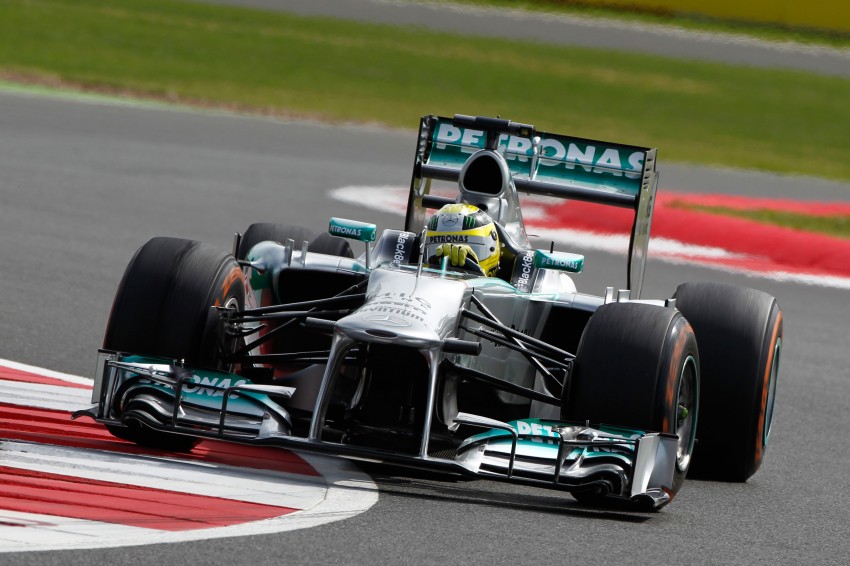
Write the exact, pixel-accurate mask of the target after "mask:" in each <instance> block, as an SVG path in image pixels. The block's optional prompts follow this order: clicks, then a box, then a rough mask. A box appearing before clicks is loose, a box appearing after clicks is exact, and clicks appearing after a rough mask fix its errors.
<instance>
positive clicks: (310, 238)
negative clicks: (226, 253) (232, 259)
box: [237, 222, 354, 259]
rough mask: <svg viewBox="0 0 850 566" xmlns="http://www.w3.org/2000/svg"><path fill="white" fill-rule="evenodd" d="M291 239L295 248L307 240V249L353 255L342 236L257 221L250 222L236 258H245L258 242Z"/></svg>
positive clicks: (344, 255)
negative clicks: (316, 233) (254, 222)
mask: <svg viewBox="0 0 850 566" xmlns="http://www.w3.org/2000/svg"><path fill="white" fill-rule="evenodd" d="M288 239H291V240H293V241H294V242H295V248H296V249H301V246H302V244H303V242H305V241H306V242H309V244H308V246H307V251H310V252H315V253H320V254H327V255H335V256H340V257H354V253H353V252H352V251H351V246H350V245H349V244H348V242H347V241H346V240H344V239H343V238H338V237H336V236H331V235H330V234H328V233H326V232H322V233H321V234H319V235H318V236H316V235H315V234H314V233H313V232H312V231H310V230H308V229H307V228H302V227H301V226H288V225H286V224H272V223H268V222H258V223H256V224H251V225H250V226H249V227H248V229H247V230H245V234H243V235H242V240H241V241H240V243H239V251H238V253H237V258H238V259H245V258H246V257H247V255H248V252H249V251H250V250H251V248H252V247H254V246H255V245H257V244H258V243H260V242H266V241H272V242H277V243H279V244H283V243H285V242H286V240H288Z"/></svg>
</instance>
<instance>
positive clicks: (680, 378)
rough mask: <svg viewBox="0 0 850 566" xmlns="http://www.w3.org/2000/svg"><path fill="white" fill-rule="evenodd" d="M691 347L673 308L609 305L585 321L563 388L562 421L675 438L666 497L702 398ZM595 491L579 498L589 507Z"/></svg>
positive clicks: (688, 447) (684, 464)
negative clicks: (673, 463) (677, 442)
mask: <svg viewBox="0 0 850 566" xmlns="http://www.w3.org/2000/svg"><path fill="white" fill-rule="evenodd" d="M699 367H700V365H699V355H698V353H697V342H696V338H695V337H694V332H693V330H692V329H691V326H690V324H688V321H687V320H685V318H684V317H683V316H682V315H681V314H680V313H679V312H678V311H676V310H675V309H672V308H664V307H660V306H655V305H646V304H640V303H612V304H607V305H603V306H601V307H599V309H598V310H597V311H596V312H595V313H594V314H593V316H591V317H590V320H589V321H588V323H587V326H586V327H585V330H584V333H583V334H582V337H581V341H580V342H579V346H578V352H577V354H576V360H575V365H574V367H573V370H572V372H571V374H570V377H569V380H568V381H567V383H566V384H565V387H564V393H563V397H562V406H561V418H562V419H563V420H566V421H575V422H578V423H581V424H583V423H585V422H586V421H589V422H590V423H591V425H594V424H596V425H598V424H600V423H602V424H607V425H618V426H622V427H627V428H632V429H637V430H642V431H646V432H665V433H673V434H678V435H679V445H678V450H677V457H676V468H675V471H674V478H673V486H672V494H673V495H675V493H676V492H678V490H679V488H680V487H681V485H682V482H683V481H684V479H685V476H686V475H687V472H688V467H689V465H690V461H691V454H692V453H693V449H694V440H695V433H696V423H697V413H698V407H699V395H700V375H699V373H700V370H699ZM593 495H594V494H593V493H577V494H576V499H578V500H580V501H583V502H589V501H592V500H593V499H594V497H593Z"/></svg>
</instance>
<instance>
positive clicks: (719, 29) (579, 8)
mask: <svg viewBox="0 0 850 566" xmlns="http://www.w3.org/2000/svg"><path fill="white" fill-rule="evenodd" d="M405 1H407V2H416V1H417V0H405ZM429 1H430V2H433V3H437V4H466V5H470V6H476V7H485V8H503V9H510V10H524V11H528V12H540V13H545V14H563V15H567V16H578V17H588V18H607V19H612V20H620V21H623V22H637V23H641V24H649V25H660V26H665V27H671V26H672V27H677V28H682V29H685V30H689V31H702V32H710V33H722V34H732V35H744V36H749V37H752V38H754V39H760V40H764V41H774V42H782V43H784V42H792V43H801V44H805V45H813V46H824V47H835V48H839V49H843V48H847V47H850V34H845V33H840V32H831V31H827V30H816V29H807V28H790V27H784V26H781V25H778V24H777V25H771V24H759V23H751V22H736V21H731V20H721V19H717V18H711V17H708V16H705V17H699V16H693V15H688V14H675V13H671V14H665V13H663V12H660V11H659V12H651V11H648V10H647V11H637V10H634V11H628V10H624V9H623V8H619V9H618V8H615V7H606V6H604V5H603V6H596V5H591V4H584V3H582V2H580V1H578V2H571V1H569V0H429Z"/></svg>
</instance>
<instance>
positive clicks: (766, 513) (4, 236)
mask: <svg viewBox="0 0 850 566" xmlns="http://www.w3.org/2000/svg"><path fill="white" fill-rule="evenodd" d="M0 108H2V109H3V112H0V171H2V175H0V257H2V258H3V262H4V268H3V269H2V270H0V293H2V296H3V297H4V309H3V315H2V316H1V317H0V338H2V339H0V357H2V358H7V359H13V360H17V361H21V362H24V363H30V364H34V365H40V366H44V367H48V368H51V369H55V370H59V371H65V372H71V373H75V374H78V375H89V374H90V372H91V371H92V369H93V366H94V354H95V350H96V349H97V347H98V346H99V345H100V341H101V337H102V333H103V328H104V326H105V323H106V318H107V316H108V313H109V308H110V304H111V300H112V295H113V293H114V290H115V288H116V286H117V284H118V281H119V279H120V277H121V274H122V272H123V269H124V266H125V265H126V263H127V261H128V260H129V258H130V257H131V256H132V253H133V252H134V251H135V249H136V248H137V247H138V246H139V245H141V244H142V243H144V241H146V240H147V239H148V238H150V237H152V236H155V235H174V236H181V237H188V238H193V239H199V240H203V241H206V242H209V243H211V244H214V245H216V246H219V247H221V248H224V249H227V248H229V246H230V244H231V235H232V233H233V232H234V231H237V230H240V231H241V230H244V229H245V228H246V227H247V226H248V224H250V223H251V222H258V221H273V222H282V223H293V224H300V225H306V226H308V227H311V228H313V229H314V230H322V229H324V227H325V226H327V224H326V223H327V218H328V217H329V216H331V215H336V216H343V217H351V218H357V219H362V220H369V221H373V222H376V223H377V224H378V225H379V228H386V227H397V226H398V225H399V223H400V221H401V220H400V217H398V216H397V215H393V214H389V213H380V212H373V211H370V210H368V209H365V208H362V207H360V206H357V205H350V204H344V203H339V202H336V201H333V200H332V199H331V198H330V197H329V196H328V194H329V192H330V191H331V190H333V189H334V188H336V187H341V186H345V185H352V184H358V185H366V186H374V185H393V186H402V187H403V186H406V185H407V183H408V181H409V174H410V164H411V161H412V153H413V147H414V139H413V137H412V133H411V132H407V131H401V132H397V131H387V130H380V129H370V128H362V129H358V128H354V127H340V128H337V127H329V126H325V125H321V124H310V123H300V122H281V121H274V120H267V119H260V118H251V117H238V116H230V115H226V114H221V113H211V112H184V111H175V110H165V109H153V108H134V107H125V106H115V105H108V104H100V103H92V102H87V103H83V102H78V101H73V100H67V99H60V98H54V97H44V96H32V95H25V94H8V93H4V94H0ZM426 111H427V110H426ZM659 166H660V167H661V169H662V171H663V177H662V179H663V180H662V186H661V189H660V190H662V191H663V190H664V188H665V187H671V188H672V187H673V186H674V185H673V184H670V183H671V178H673V177H675V181H676V182H675V188H677V189H679V190H683V191H690V192H695V193H697V192H722V191H725V190H727V189H728V190H733V189H736V188H737V190H740V191H742V192H749V193H751V194H752V196H774V195H776V194H777V193H776V191H778V192H784V191H789V192H793V191H795V190H799V188H800V185H801V184H804V185H805V184H808V183H809V180H808V179H805V178H788V177H781V176H771V175H762V174H751V173H739V172H735V171H720V172H718V171H713V170H707V169H702V168H695V169H693V170H689V169H688V168H686V167H685V166H675V167H673V166H668V165H665V164H664V163H663V160H661V161H660V163H659ZM674 172H675V175H673V174H672V173H674ZM752 179H759V180H761V182H759V183H751V182H750V181H751V180H752ZM812 186H813V187H820V189H817V188H816V189H814V190H815V191H818V190H822V191H823V194H826V193H830V192H831V191H841V190H842V189H843V191H844V192H843V194H844V195H845V197H844V199H843V200H845V201H846V200H847V198H846V195H847V194H850V193H847V192H846V191H847V190H848V188H847V187H846V186H844V185H841V184H831V183H827V184H822V182H819V181H818V182H815V181H812ZM741 187H746V188H745V189H741ZM823 194H820V195H819V196H818V198H817V199H816V200H824V199H826V198H827V197H825V196H823ZM836 194H838V193H836ZM624 270H625V267H624V260H623V258H622V257H621V256H616V255H610V254H607V253H602V252H592V253H588V254H587V261H586V270H585V272H584V273H583V274H581V275H580V276H577V278H576V281H577V284H578V286H579V288H580V289H582V290H585V291H587V292H593V293H602V292H603V291H604V287H605V286H606V285H615V286H616V285H621V284H622V280H623V274H624ZM687 280H714V281H723V282H730V283H736V284H741V285H748V286H754V287H757V288H760V289H763V290H765V291H767V292H769V293H771V294H773V295H775V296H776V297H777V298H778V301H779V303H780V305H781V306H782V308H783V311H784V315H785V341H784V343H783V346H784V353H783V357H782V367H781V371H780V383H779V389H778V393H777V395H778V398H777V409H776V424H775V429H774V431H773V432H772V435H771V446H770V449H769V451H768V453H767V457H766V460H765V464H764V466H763V467H762V469H761V470H760V471H759V472H758V474H757V475H756V476H755V477H754V478H752V479H751V480H750V481H749V482H748V483H746V484H721V483H714V482H704V481H688V482H687V483H686V485H685V487H684V489H683V491H682V492H681V494H680V495H679V497H678V498H677V500H676V501H674V502H673V503H672V504H671V505H670V506H668V507H667V508H665V509H664V510H663V511H662V512H660V513H658V514H653V515H641V514H634V513H628V512H623V511H619V510H608V511H594V510H589V509H586V508H583V507H580V506H577V505H576V504H574V503H573V502H572V501H571V500H570V499H569V498H565V497H563V496H559V495H557V494H552V493H549V492H541V491H540V490H534V489H526V488H518V487H514V486H510V485H505V484H497V483H493V482H444V481H439V480H437V479H436V478H433V477H430V476H422V475H411V474H407V473H402V472H396V471H387V470H376V469H373V468H369V470H368V471H369V472H370V473H372V474H373V477H374V478H375V479H376V482H377V483H378V485H379V488H380V490H381V494H380V500H379V501H378V503H377V504H376V505H375V506H374V507H373V508H372V509H371V510H370V511H368V512H366V513H364V514H362V515H360V516H358V517H357V518H355V519H352V520H347V521H342V522H339V523H334V524H331V525H326V526H323V527H319V528H315V529H308V530H301V531H293V532H289V533H282V534H280V535H274V536H253V537H249V538H238V539H222V540H216V541H204V542H196V543H183V544H179V545H178V544H171V545H169V544H166V545H154V546H144V547H134V548H121V549H104V550H97V551H74V552H44V553H34V554H15V555H3V558H2V560H3V561H4V562H6V563H9V564H16V565H18V564H20V565H33V566H35V565H37V566H47V565H51V564H57V565H59V564H61V565H66V564H92V563H101V564H117V565H124V564H141V563H146V564H157V563H163V564H171V563H186V564H198V563H211V564H215V563H230V564H251V565H260V564H279V563H282V562H283V563H286V564H331V563H346V564H370V565H371V564H430V563H446V564H456V563H461V562H463V563H470V564H476V563H480V564H484V563H487V564H511V563H516V564H532V563H541V564H542V563H563V562H565V561H566V560H570V561H574V562H580V563H585V564H611V563H622V564H632V563H639V564H649V563H657V564H674V563H675V564H679V563H682V562H689V563H692V564H799V563H807V564H808V563H812V564H815V563H816V564H844V563H846V557H847V555H848V553H850V541H848V537H847V535H848V532H847V522H846V509H847V508H848V507H850V490H848V489H847V481H846V473H845V472H846V470H847V468H848V465H850V456H848V455H850V442H848V440H847V437H846V435H844V434H843V431H844V430H846V428H847V425H848V418H847V412H846V408H847V407H848V406H850V383H848V380H850V375H848V371H847V364H846V356H847V354H846V352H847V347H848V340H847V334H848V332H847V325H848V322H847V321H848V320H850V302H848V301H847V292H846V291H841V290H837V289H829V288H821V287H810V286H802V285H797V284H794V283H783V282H777V281H771V280H765V279H756V278H749V277H744V276H741V275H735V274H729V273H725V272H723V271H719V270H714V269H705V268H697V267H692V266H687V265H669V264H665V263H660V262H657V261H655V260H653V259H652V258H650V262H649V266H648V268H647V275H646V285H645V295H646V296H648V297H669V296H670V295H672V293H673V292H674V291H675V289H676V285H677V284H678V283H679V282H682V281H687ZM734 432H735V431H730V434H734ZM0 457H2V452H0Z"/></svg>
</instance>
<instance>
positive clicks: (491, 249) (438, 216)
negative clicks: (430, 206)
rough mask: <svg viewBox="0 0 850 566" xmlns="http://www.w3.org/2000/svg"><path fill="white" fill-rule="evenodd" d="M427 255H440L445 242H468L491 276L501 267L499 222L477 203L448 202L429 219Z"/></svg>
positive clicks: (482, 266) (483, 268) (485, 270)
mask: <svg viewBox="0 0 850 566" xmlns="http://www.w3.org/2000/svg"><path fill="white" fill-rule="evenodd" d="M425 237H426V245H427V255H426V257H431V256H433V255H435V254H436V251H437V247H438V246H439V245H441V244H466V245H468V246H469V247H470V248H472V251H473V252H475V255H476V256H477V257H478V265H480V266H481V269H482V270H483V271H484V273H485V275H487V276H488V277H491V276H494V275H496V273H497V272H498V270H499V235H498V233H497V232H496V223H495V222H493V219H492V218H490V217H489V216H488V215H487V214H486V213H485V212H484V211H483V210H481V209H479V208H478V207H477V206H473V205H471V204H465V203H453V204H447V205H444V206H443V208H441V209H440V210H438V211H437V212H436V213H435V214H434V216H432V217H431V219H430V220H429V221H428V229H427V231H426V234H425Z"/></svg>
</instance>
